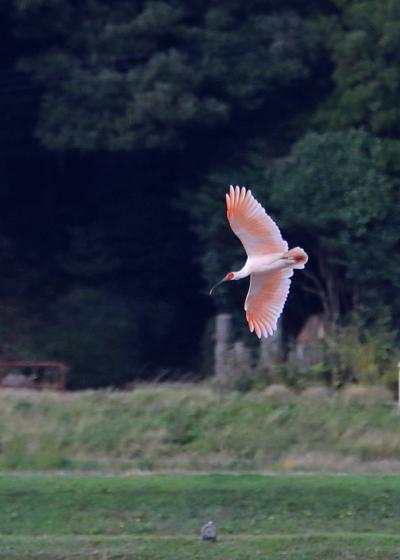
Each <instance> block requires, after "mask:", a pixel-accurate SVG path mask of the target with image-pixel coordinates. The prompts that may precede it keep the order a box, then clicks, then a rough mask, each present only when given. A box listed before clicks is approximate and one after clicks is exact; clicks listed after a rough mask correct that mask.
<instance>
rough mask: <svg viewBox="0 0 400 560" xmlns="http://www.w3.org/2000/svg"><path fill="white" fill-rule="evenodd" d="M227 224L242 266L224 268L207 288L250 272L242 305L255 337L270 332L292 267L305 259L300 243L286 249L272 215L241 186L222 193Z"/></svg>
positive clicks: (244, 276)
mask: <svg viewBox="0 0 400 560" xmlns="http://www.w3.org/2000/svg"><path fill="white" fill-rule="evenodd" d="M226 210H227V217H228V222H229V225H230V226H231V228H232V230H233V233H234V234H235V235H237V236H238V238H239V239H240V241H241V242H242V245H243V247H244V249H245V251H246V253H247V260H246V263H245V265H244V267H243V268H241V269H240V270H238V271H237V272H228V274H227V275H226V276H224V278H223V279H222V280H221V281H220V282H218V283H217V284H215V286H214V287H213V288H211V290H210V295H211V294H212V292H213V291H214V290H215V288H216V287H217V286H219V285H220V284H222V282H228V281H230V280H240V279H241V278H246V276H250V287H249V291H248V293H247V297H246V301H245V302H244V309H245V311H246V319H247V322H248V324H249V329H250V331H251V332H253V331H255V333H256V335H257V336H258V338H261V337H262V336H265V337H266V338H267V337H268V336H269V335H272V334H273V333H274V331H275V330H276V323H277V321H278V318H279V316H280V314H281V313H282V310H283V307H284V305H285V301H286V298H287V295H288V293H289V288H290V282H291V281H290V277H291V276H293V269H295V268H304V265H305V264H306V262H307V261H308V256H307V254H306V252H305V251H304V250H303V249H302V248H301V247H295V248H294V249H290V250H288V249H289V248H288V244H287V243H286V241H285V240H284V239H283V238H282V235H281V232H280V231H279V228H278V226H277V225H276V223H275V222H274V221H273V219H272V218H271V217H270V216H268V214H267V213H266V212H265V210H264V208H263V207H262V206H261V204H260V203H259V202H257V200H256V199H255V198H254V196H253V195H252V194H251V190H248V189H246V188H245V187H242V188H239V187H235V188H234V187H233V186H232V185H231V187H230V189H229V194H227V195H226Z"/></svg>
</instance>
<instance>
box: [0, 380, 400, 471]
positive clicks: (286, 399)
mask: <svg viewBox="0 0 400 560" xmlns="http://www.w3.org/2000/svg"><path fill="white" fill-rule="evenodd" d="M390 399H391V396H390V394H389V395H388V394H387V393H382V391H379V390H377V389H375V388H361V387H360V388H354V389H351V390H346V391H342V392H339V393H332V394H330V395H329V394H327V393H326V389H325V390H324V389H323V388H321V387H314V388H310V389H309V390H307V391H305V392H303V393H301V394H298V395H295V394H293V393H292V392H290V391H289V390H288V389H285V388H284V387H283V388H281V389H280V390H278V391H275V392H272V393H271V392H268V390H267V392H264V391H254V392H250V393H246V394H241V393H235V392H226V393H218V392H216V391H215V390H213V388H212V387H210V386H207V385H205V386H195V385H185V386H178V387H171V386H162V385H154V386H144V387H138V388H136V389H135V390H133V391H131V392H110V391H86V392H80V393H65V394H57V393H50V392H47V393H46V392H43V393H33V392H25V391H1V392H0V426H1V430H0V470H3V471H4V470H6V471H13V470H15V469H19V470H25V471H26V470H27V471H32V470H51V469H68V470H86V471H87V470H96V471H103V472H104V471H127V470H135V469H140V470H147V471H153V472H154V471H156V472H157V471H158V472H159V471H167V472H170V471H177V470H178V471H192V472H193V471H195V472H198V471H202V472H213V471H215V472H220V471H224V472H226V471H235V472H256V471H257V472H259V471H271V470H273V471H275V472H281V471H291V470H294V471H295V470H307V471H314V472H315V471H319V472H326V471H331V472H332V471H335V472H343V471H344V472H371V471H373V470H375V472H377V471H378V472H382V471H383V470H385V471H389V472H390V470H396V469H398V468H399V465H400V430H399V423H400V416H399V413H398V410H397V408H396V407H395V406H393V402H391V401H390Z"/></svg>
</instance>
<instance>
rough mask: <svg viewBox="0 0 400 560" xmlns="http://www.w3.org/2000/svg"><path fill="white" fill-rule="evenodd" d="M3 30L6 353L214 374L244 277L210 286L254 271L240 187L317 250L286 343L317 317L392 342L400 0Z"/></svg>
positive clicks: (4, 12) (253, 4)
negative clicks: (233, 219) (210, 345)
mask: <svg viewBox="0 0 400 560" xmlns="http://www.w3.org/2000/svg"><path fill="white" fill-rule="evenodd" d="M0 27H1V29H0V57H1V67H0V108H1V110H0V122H1V126H0V147H1V149H0V264H1V275H0V332H1V339H0V356H1V357H3V358H4V357H5V358H57V359H62V360H65V361H66V362H68V363H69V364H70V365H71V366H72V373H71V379H70V386H71V387H72V388H79V387H88V386H104V385H123V384H124V383H127V382H129V381H132V380H134V379H137V378H142V379H143V378H150V377H151V378H164V377H168V376H169V375H171V372H174V374H175V375H181V376H186V375H187V374H188V373H189V372H194V373H195V374H197V375H200V374H202V375H204V373H207V372H204V371H203V370H204V368H203V370H202V362H203V357H202V353H203V350H202V349H204V347H205V344H204V339H205V337H206V336H207V332H209V327H207V325H208V324H209V322H210V319H212V317H213V316H214V315H215V314H216V312H217V311H218V310H225V309H229V310H230V311H231V312H232V311H233V312H235V313H238V314H240V315H238V321H237V323H238V326H239V332H238V336H239V335H240V328H242V329H243V330H244V329H245V324H244V323H245V322H244V318H243V316H242V304H243V298H244V294H245V291H246V288H247V285H245V284H246V283H238V285H235V286H227V287H226V288H224V287H222V288H221V291H220V292H219V294H218V297H216V298H214V299H213V300H211V298H209V297H208V295H207V287H209V285H211V283H214V282H215V281H216V280H218V279H219V278H220V277H221V276H222V275H223V274H225V273H226V272H227V271H229V270H234V269H236V267H240V266H241V265H242V263H243V258H244V254H243V250H242V247H241V245H240V243H239V242H238V241H237V240H236V239H235V238H234V236H233V235H232V233H231V232H230V230H229V227H228V226H227V223H226V215H225V207H224V204H225V202H224V193H225V192H226V189H227V187H228V186H229V184H231V183H232V184H239V185H245V186H247V187H250V188H251V189H252V190H253V192H254V194H255V195H256V197H257V198H258V199H259V200H260V201H261V202H262V203H263V205H264V206H265V207H266V208H267V210H268V212H269V213H270V214H271V215H272V216H273V217H274V218H275V219H276V220H277V222H278V223H279V225H280V226H281V228H282V231H283V234H284V237H285V238H286V239H287V240H288V242H289V244H290V245H293V244H296V245H300V246H302V247H304V248H305V249H306V251H307V252H308V254H309V256H310V262H309V265H308V267H307V269H306V271H305V273H304V274H297V275H296V278H295V282H294V283H293V289H292V292H291V295H290V298H289V300H288V303H287V306H286V309H285V315H284V319H283V320H284V328H285V332H286V336H287V337H288V338H289V339H290V337H294V336H296V334H297V333H298V332H299V329H300V328H301V326H302V325H303V324H304V322H305V320H306V319H307V317H308V316H309V315H311V314H314V313H319V314H321V315H323V316H324V318H325V320H326V321H327V323H329V324H330V325H332V326H337V327H338V328H339V327H343V328H350V327H351V326H352V325H354V324H357V325H358V327H357V328H359V332H360V334H359V335H357V336H359V338H360V342H362V341H363V340H364V341H365V340H369V339H368V337H370V338H371V337H373V338H377V339H379V340H380V341H382V345H383V349H382V348H380V349H379V351H380V352H381V353H383V354H384V356H387V354H388V352H391V350H392V348H393V346H394V345H395V340H396V333H397V331H396V329H397V328H398V326H399V325H398V317H399V314H400V296H399V288H400V274H399V272H400V266H399V265H400V251H399V238H400V203H399V200H400V198H399V181H400V104H399V99H400V3H399V2H397V1H395V0H279V1H278V0H269V1H260V0H247V2H244V1H243V0H230V1H229V2H228V1H226V0H220V1H219V2H214V1H212V0H203V1H201V2H200V1H198V0H189V1H188V0H171V1H169V2H167V1H157V0H129V1H128V0H114V1H113V2H111V1H105V0H79V1H77V0H3V2H2V3H1V5H0ZM228 288H229V289H228ZM357 332H358V331H357ZM371 333H374V334H371ZM363 337H364V338H363ZM384 359H386V358H383V361H384Z"/></svg>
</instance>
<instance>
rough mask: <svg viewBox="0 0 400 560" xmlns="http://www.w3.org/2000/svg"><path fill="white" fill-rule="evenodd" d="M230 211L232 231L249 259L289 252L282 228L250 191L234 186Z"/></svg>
mask: <svg viewBox="0 0 400 560" xmlns="http://www.w3.org/2000/svg"><path fill="white" fill-rule="evenodd" d="M226 209H227V216H228V221H229V224H230V226H231V228H232V231H233V232H234V233H235V234H236V235H237V236H238V237H239V239H240V241H241V242H242V244H243V247H244V248H245V250H246V253H247V255H248V256H249V257H252V256H257V255H266V254H269V253H280V252H283V251H287V250H288V244H287V243H286V241H285V240H284V239H282V235H281V232H280V231H279V228H278V226H277V225H276V223H275V222H274V221H273V219H272V218H270V217H269V216H268V214H267V213H266V212H265V210H264V208H263V207H262V206H261V204H260V203H259V202H257V200H256V199H255V198H254V196H253V195H252V194H251V191H250V190H246V189H245V187H242V188H241V189H240V188H239V187H236V188H233V187H232V186H231V187H230V189H229V194H227V195H226Z"/></svg>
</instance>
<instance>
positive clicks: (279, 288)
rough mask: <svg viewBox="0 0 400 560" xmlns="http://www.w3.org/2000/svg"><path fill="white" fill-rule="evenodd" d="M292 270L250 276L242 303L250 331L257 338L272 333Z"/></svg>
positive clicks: (286, 292)
mask: <svg viewBox="0 0 400 560" xmlns="http://www.w3.org/2000/svg"><path fill="white" fill-rule="evenodd" d="M292 275H293V270H292V269H290V268H286V269H283V270H276V271H274V272H262V273H260V274H252V275H251V276H250V287H249V292H248V294H247V297H246V301H245V304H244V309H245V311H246V319H247V322H248V323H249V328H250V331H251V332H253V331H255V332H256V335H257V336H258V338H261V336H265V337H266V338H267V336H268V335H272V334H273V332H274V331H275V330H276V323H277V321H278V318H279V316H280V314H281V313H282V310H283V306H284V305H285V301H286V298H287V295H288V293H289V288H290V276H292Z"/></svg>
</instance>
